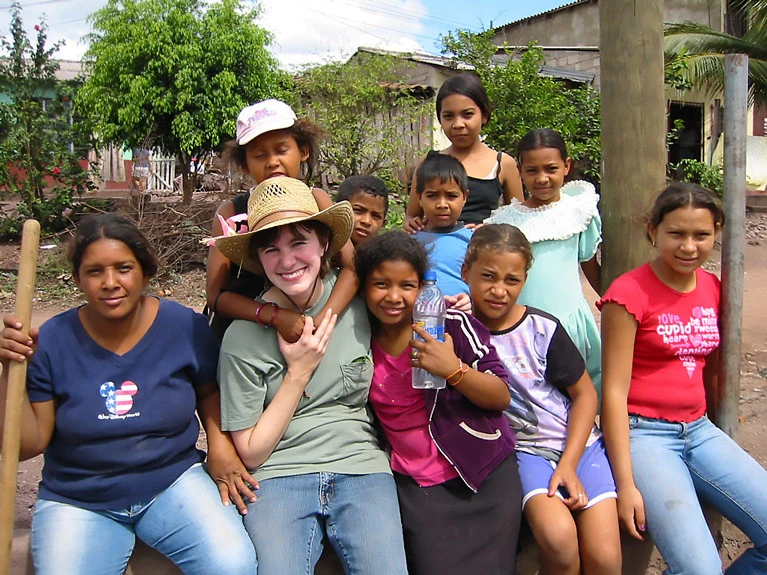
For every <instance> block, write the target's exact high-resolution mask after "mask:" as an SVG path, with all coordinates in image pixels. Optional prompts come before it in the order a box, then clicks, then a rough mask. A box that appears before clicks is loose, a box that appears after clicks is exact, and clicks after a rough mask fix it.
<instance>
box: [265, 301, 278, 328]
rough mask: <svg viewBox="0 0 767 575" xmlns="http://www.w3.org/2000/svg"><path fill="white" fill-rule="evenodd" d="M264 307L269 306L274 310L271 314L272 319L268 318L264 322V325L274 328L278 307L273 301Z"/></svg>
mask: <svg viewBox="0 0 767 575" xmlns="http://www.w3.org/2000/svg"><path fill="white" fill-rule="evenodd" d="M266 305H270V306H272V307H273V308H274V311H273V312H272V317H271V318H269V321H268V322H266V325H268V326H269V327H274V320H275V319H277V314H278V313H279V311H280V306H278V305H277V304H276V303H274V302H273V301H270V302H267V303H266Z"/></svg>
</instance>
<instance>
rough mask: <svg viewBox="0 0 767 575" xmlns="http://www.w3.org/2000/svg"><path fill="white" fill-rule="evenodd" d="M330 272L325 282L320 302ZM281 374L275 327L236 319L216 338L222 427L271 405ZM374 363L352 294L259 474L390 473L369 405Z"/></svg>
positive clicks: (249, 419)
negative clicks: (282, 431) (286, 424)
mask: <svg viewBox="0 0 767 575" xmlns="http://www.w3.org/2000/svg"><path fill="white" fill-rule="evenodd" d="M336 277H337V276H336V274H335V273H331V274H329V275H328V276H327V277H326V278H325V279H324V280H323V292H322V296H321V297H320V299H319V301H318V302H317V303H316V304H315V305H314V306H312V307H311V308H310V309H308V310H307V312H306V313H307V315H312V316H313V315H315V314H317V313H318V312H319V310H320V309H322V307H323V306H324V305H325V302H326V301H327V299H328V297H329V296H330V292H331V291H332V289H333V285H335V281H336ZM286 372H287V368H286V366H285V359H284V358H283V356H282V353H281V352H280V349H279V344H278V342H277V332H276V331H275V330H274V329H272V328H265V327H263V326H261V325H259V324H257V323H255V322H250V321H244V320H236V321H234V322H233V323H232V325H231V326H230V327H229V329H227V330H226V334H225V335H224V341H223V343H222V344H221V357H220V360H219V365H218V377H219V383H220V385H221V423H222V427H223V429H224V430H226V431H238V430H242V429H248V428H249V427H252V426H253V425H255V424H256V423H257V422H258V419H259V418H260V417H261V414H262V413H263V412H264V410H265V409H266V408H267V407H268V406H269V402H270V401H272V399H273V398H274V395H275V394H276V393H277V389H279V386H280V384H281V383H282V380H283V378H284V377H285V374H286ZM372 377H373V362H372V358H371V353H370V324H369V322H368V318H367V311H366V309H365V303H364V302H363V301H362V300H361V299H360V298H355V299H354V300H353V301H352V302H351V303H350V304H349V306H348V307H347V308H346V309H345V310H344V312H343V313H342V314H341V315H340V316H339V317H338V321H337V323H336V326H335V330H334V331H333V335H332V336H331V338H330V342H329V343H328V347H327V350H326V352H325V356H324V357H323V358H322V361H321V362H320V364H319V366H318V367H317V369H316V370H315V372H314V374H313V375H312V377H311V379H310V380H309V383H308V384H307V386H306V394H307V395H308V396H309V397H306V396H304V397H302V398H301V400H300V401H299V403H298V407H297V408H296V412H295V414H294V415H293V419H292V420H291V421H290V424H289V425H288V428H287V430H286V431H285V434H284V435H283V437H282V439H281V440H280V442H279V443H278V444H277V447H276V448H275V449H274V451H273V452H272V454H271V455H270V456H269V459H267V460H266V461H265V462H264V463H263V464H262V465H261V467H259V468H258V469H256V470H251V473H253V475H254V477H255V478H256V479H258V480H263V479H269V478H272V477H285V476H289V475H300V474H303V473H315V472H319V471H326V472H333V473H345V474H351V475H362V474H367V473H382V472H385V473H391V470H390V468H389V461H388V458H387V456H386V454H385V453H384V452H383V451H382V450H381V448H380V447H379V446H378V442H377V440H376V436H375V431H374V429H373V424H372V414H371V412H370V411H369V408H368V407H367V399H368V392H369V390H370V382H371V380H372Z"/></svg>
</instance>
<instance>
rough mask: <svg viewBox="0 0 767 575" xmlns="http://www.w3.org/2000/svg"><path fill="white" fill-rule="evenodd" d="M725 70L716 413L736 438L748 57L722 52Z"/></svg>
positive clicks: (741, 310)
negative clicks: (722, 205)
mask: <svg viewBox="0 0 767 575" xmlns="http://www.w3.org/2000/svg"><path fill="white" fill-rule="evenodd" d="M724 74H725V75H724V103H725V105H724V211H725V216H726V219H727V225H726V226H725V227H724V233H723V237H722V302H721V334H722V340H721V346H720V348H719V390H718V392H719V393H718V398H717V399H718V404H717V405H716V406H715V411H716V413H715V417H716V424H717V425H718V426H719V427H721V428H722V430H723V431H724V432H725V433H727V435H729V436H730V437H735V435H736V433H737V431H738V410H739V407H740V357H741V355H740V354H741V339H742V338H741V335H742V334H741V327H742V323H743V267H744V262H743V253H744V251H745V249H746V221H745V220H746V133H747V125H746V124H747V121H746V120H747V118H748V56H746V55H744V54H728V55H727V56H725V66H724ZM709 411H711V410H709Z"/></svg>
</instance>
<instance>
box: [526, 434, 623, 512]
mask: <svg viewBox="0 0 767 575" xmlns="http://www.w3.org/2000/svg"><path fill="white" fill-rule="evenodd" d="M517 462H518V464H519V478H520V480H521V481H522V509H524V508H525V504H526V503H527V502H528V501H529V500H530V498H531V497H533V496H534V495H538V494H539V493H544V494H545V493H548V492H549V482H550V481H551V476H552V475H554V470H555V469H556V468H557V464H556V463H554V462H553V461H549V460H548V459H545V458H544V457H541V456H540V455H532V454H530V453H525V452H522V451H518V452H517ZM575 472H576V473H577V474H578V479H580V480H581V483H582V484H583V489H584V490H585V491H586V496H587V497H588V498H589V502H588V505H586V507H585V509H588V508H589V507H593V506H594V505H596V504H597V503H599V502H600V501H602V500H604V499H611V498H613V499H614V498H617V497H618V494H617V493H616V492H615V479H613V472H612V469H610V462H609V461H608V460H607V453H606V452H605V444H604V442H603V441H602V438H601V437H600V438H599V439H597V440H596V441H595V442H594V443H593V444H591V446H590V447H588V448H586V450H585V451H584V452H583V456H582V457H581V460H580V462H579V463H578V467H577V469H576V470H575ZM563 493H564V495H563ZM556 495H557V497H559V498H560V499H563V500H564V499H565V497H566V496H567V495H568V494H567V491H566V490H564V489H563V488H561V487H560V489H559V491H557V493H556Z"/></svg>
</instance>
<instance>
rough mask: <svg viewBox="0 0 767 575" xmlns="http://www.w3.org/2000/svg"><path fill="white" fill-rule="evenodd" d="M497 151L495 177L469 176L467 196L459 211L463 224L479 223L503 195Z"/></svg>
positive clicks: (499, 159)
mask: <svg viewBox="0 0 767 575" xmlns="http://www.w3.org/2000/svg"><path fill="white" fill-rule="evenodd" d="M502 155H503V152H498V167H497V169H496V170H495V178H492V179H490V180H485V179H482V178H472V177H471V176H469V197H468V199H467V200H466V205H465V206H464V207H463V211H462V212H461V221H462V222H463V223H465V224H481V223H482V222H483V221H484V220H485V219H486V218H488V217H490V212H491V211H493V210H494V209H496V208H497V207H498V204H499V202H500V199H501V196H502V195H503V185H502V184H501V157H502Z"/></svg>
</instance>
